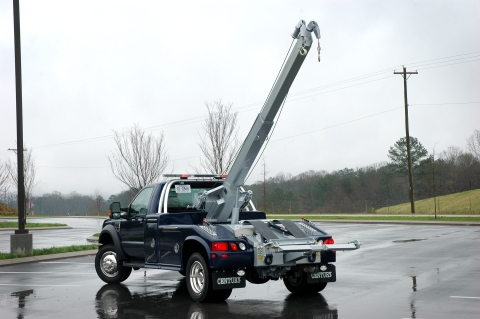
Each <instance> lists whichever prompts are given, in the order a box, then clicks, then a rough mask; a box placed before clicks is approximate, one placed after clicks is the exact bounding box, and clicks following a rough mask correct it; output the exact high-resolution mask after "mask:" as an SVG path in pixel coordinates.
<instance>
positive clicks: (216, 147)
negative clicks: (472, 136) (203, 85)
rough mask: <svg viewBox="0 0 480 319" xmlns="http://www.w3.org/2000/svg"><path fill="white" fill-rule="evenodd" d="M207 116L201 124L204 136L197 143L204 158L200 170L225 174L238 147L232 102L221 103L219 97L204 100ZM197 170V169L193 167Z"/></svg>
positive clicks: (235, 114)
mask: <svg viewBox="0 0 480 319" xmlns="http://www.w3.org/2000/svg"><path fill="white" fill-rule="evenodd" d="M205 106H206V107H207V111H208V117H207V119H205V122H204V123H203V125H202V129H203V132H204V136H203V137H202V136H200V139H201V143H198V146H200V149H201V150H202V153H203V155H204V156H205V159H202V160H201V161H200V166H201V170H203V171H204V172H207V173H211V174H226V173H228V171H229V169H230V167H231V166H232V164H233V162H234V161H235V158H236V154H237V151H238V149H239V148H240V142H239V141H238V139H237V133H238V129H236V127H237V113H236V112H235V113H233V112H232V104H231V103H230V104H228V105H226V104H223V102H222V100H221V99H218V100H216V101H214V102H212V103H208V102H205ZM195 170H197V171H199V169H197V168H196V169H195Z"/></svg>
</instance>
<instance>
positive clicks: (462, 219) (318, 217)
mask: <svg viewBox="0 0 480 319" xmlns="http://www.w3.org/2000/svg"><path fill="white" fill-rule="evenodd" d="M302 217H305V218H307V219H308V220H400V221H432V222H435V221H438V222H480V217H450V216H448V217H444V216H439V217H437V219H435V217H434V216H418V217H416V216H415V217H414V216H322V215H306V216H302V215H290V216H285V215H283V216H278V215H267V218H268V219H301V218H302Z"/></svg>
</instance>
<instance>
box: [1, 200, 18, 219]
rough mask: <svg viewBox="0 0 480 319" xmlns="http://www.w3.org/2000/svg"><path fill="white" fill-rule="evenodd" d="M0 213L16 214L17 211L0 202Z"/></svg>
mask: <svg viewBox="0 0 480 319" xmlns="http://www.w3.org/2000/svg"><path fill="white" fill-rule="evenodd" d="M0 215H10V216H11V215H18V211H17V210H16V209H15V208H13V207H10V206H7V205H5V204H3V203H0Z"/></svg>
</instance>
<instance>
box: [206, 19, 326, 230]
mask: <svg viewBox="0 0 480 319" xmlns="http://www.w3.org/2000/svg"><path fill="white" fill-rule="evenodd" d="M312 32H313V33H314V34H315V36H316V37H317V39H319V38H320V29H319V27H318V24H317V23H316V22H315V21H311V22H310V23H309V24H308V25H306V23H305V21H304V20H300V22H299V23H298V24H297V25H296V26H295V30H294V32H293V34H292V37H293V38H294V39H296V43H295V46H294V47H293V49H292V50H291V52H290V55H289V57H288V59H287V60H286V62H285V65H284V67H283V69H282V71H281V73H280V75H279V76H278V78H277V80H276V82H275V84H274V86H273V88H272V90H271V92H270V94H269V96H268V98H267V101H266V102H265V104H264V107H263V108H262V110H261V111H260V113H259V114H258V116H257V118H256V120H255V123H254V124H253V126H252V128H251V129H250V132H249V133H248V135H247V138H246V139H245V141H244V142H243V145H242V147H241V148H240V151H239V152H238V155H237V157H236V159H235V162H234V163H233V165H232V167H231V169H230V172H229V173H228V176H227V179H226V180H225V182H224V184H223V185H222V186H220V187H217V188H215V189H213V190H210V191H208V192H205V193H203V194H202V195H201V196H200V197H201V198H200V202H199V204H198V206H202V207H203V208H204V209H205V211H206V212H208V214H207V221H209V222H227V221H228V219H229V218H231V223H232V224H237V223H238V215H239V211H240V210H241V209H242V208H244V207H245V206H246V205H247V204H248V202H249V200H250V198H251V192H245V191H243V189H242V186H243V185H244V183H245V178H246V176H247V174H248V172H249V170H250V169H251V167H252V165H253V163H254V161H255V159H256V158H257V156H258V153H259V152H260V149H261V148H262V146H263V144H264V142H265V140H266V139H267V137H268V134H269V133H270V130H271V129H272V127H273V124H274V119H275V117H276V115H277V113H278V111H279V109H280V107H281V105H282V104H283V102H284V100H285V98H286V96H287V94H288V91H289V89H290V86H291V85H292V83H293V81H294V80H295V77H296V75H297V73H298V71H299V70H300V67H301V66H302V64H303V61H304V60H305V57H306V56H307V54H308V52H309V50H310V48H311V47H312V43H313V39H312V35H311V33H312ZM318 52H319V54H320V43H319V46H318ZM319 60H320V56H319Z"/></svg>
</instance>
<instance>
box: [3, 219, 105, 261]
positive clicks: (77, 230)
mask: <svg viewBox="0 0 480 319" xmlns="http://www.w3.org/2000/svg"><path fill="white" fill-rule="evenodd" d="M1 220H2V221H17V220H15V219H1ZM103 220H104V219H97V218H84V217H70V218H68V217H66V218H28V219H27V223H28V222H32V223H61V224H67V225H68V226H71V227H72V229H47V230H38V229H35V228H31V229H29V232H30V233H31V234H33V248H35V249H37V248H49V247H52V246H57V247H60V246H70V245H87V244H91V243H89V242H87V237H90V236H92V235H93V234H95V233H99V232H100V231H101V230H102V223H103ZM13 233H14V231H7V230H0V252H10V235H11V234H13Z"/></svg>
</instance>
